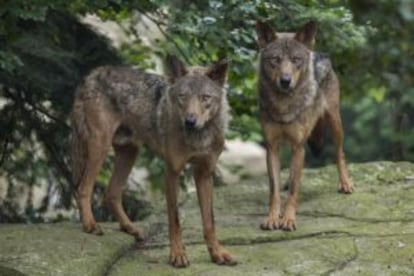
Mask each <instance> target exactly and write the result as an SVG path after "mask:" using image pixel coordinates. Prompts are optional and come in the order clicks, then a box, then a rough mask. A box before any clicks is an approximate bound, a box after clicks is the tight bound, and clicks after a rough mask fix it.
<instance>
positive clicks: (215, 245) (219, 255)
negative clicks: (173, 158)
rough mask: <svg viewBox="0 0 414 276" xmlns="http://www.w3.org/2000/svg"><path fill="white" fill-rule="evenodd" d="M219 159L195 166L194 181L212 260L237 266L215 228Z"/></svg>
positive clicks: (204, 161) (201, 162)
mask: <svg viewBox="0 0 414 276" xmlns="http://www.w3.org/2000/svg"><path fill="white" fill-rule="evenodd" d="M216 160H217V158H214V160H212V159H210V158H209V159H207V160H199V161H198V162H197V163H196V164H195V166H194V180H195V183H196V187H197V197H198V202H199V205H200V210H201V218H202V221H203V233H204V240H205V242H206V245H207V249H208V251H209V253H210V256H211V260H212V261H213V262H214V263H216V264H219V265H236V264H237V261H236V259H235V258H234V257H233V256H232V255H231V254H230V253H229V252H227V251H226V250H225V249H224V248H223V247H222V246H221V245H220V243H219V241H218V239H217V236H216V232H215V228H214V213H213V173H214V168H215V165H216Z"/></svg>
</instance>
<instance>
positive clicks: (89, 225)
mask: <svg viewBox="0 0 414 276" xmlns="http://www.w3.org/2000/svg"><path fill="white" fill-rule="evenodd" d="M102 136H105V135H101V133H98V132H96V135H94V133H91V136H90V139H89V140H88V155H87V161H86V169H85V173H84V175H83V177H82V178H81V180H80V182H79V186H78V188H77V196H76V200H77V204H78V208H79V213H80V218H81V221H82V225H83V230H84V231H85V232H87V233H92V234H96V235H102V234H103V232H102V230H101V228H100V226H99V225H98V224H97V223H96V221H95V218H94V216H93V213H92V208H91V206H92V204H91V199H92V193H93V187H94V185H95V179H96V176H97V175H98V173H99V170H100V169H101V167H102V163H103V162H104V160H105V156H106V154H107V152H108V150H109V147H110V139H105V138H104V137H102Z"/></svg>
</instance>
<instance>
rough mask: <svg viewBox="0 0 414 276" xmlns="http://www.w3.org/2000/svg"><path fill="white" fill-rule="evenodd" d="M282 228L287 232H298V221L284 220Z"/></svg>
mask: <svg viewBox="0 0 414 276" xmlns="http://www.w3.org/2000/svg"><path fill="white" fill-rule="evenodd" d="M280 228H282V229H283V230H285V231H294V230H296V219H294V218H289V217H285V218H283V220H282V224H281V226H280Z"/></svg>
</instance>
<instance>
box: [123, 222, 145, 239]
mask: <svg viewBox="0 0 414 276" xmlns="http://www.w3.org/2000/svg"><path fill="white" fill-rule="evenodd" d="M121 231H122V232H125V233H127V234H130V235H132V236H133V237H134V238H135V241H137V242H140V241H143V240H144V238H145V236H144V233H143V231H142V230H141V229H140V228H138V227H136V226H134V225H132V224H128V225H123V226H121Z"/></svg>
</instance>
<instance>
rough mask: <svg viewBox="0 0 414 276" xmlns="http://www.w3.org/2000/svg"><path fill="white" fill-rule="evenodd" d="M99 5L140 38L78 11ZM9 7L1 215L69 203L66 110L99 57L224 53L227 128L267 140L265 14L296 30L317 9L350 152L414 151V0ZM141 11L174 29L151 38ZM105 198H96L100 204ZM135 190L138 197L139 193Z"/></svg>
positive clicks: (1, 109)
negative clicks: (260, 75) (261, 48)
mask: <svg viewBox="0 0 414 276" xmlns="http://www.w3.org/2000/svg"><path fill="white" fill-rule="evenodd" d="M89 13H94V14H97V15H99V16H100V18H101V19H103V20H114V21H116V22H118V23H119V24H120V26H121V27H122V28H123V30H124V31H125V32H126V34H127V35H128V36H129V38H130V42H129V43H127V44H124V45H121V47H120V49H119V50H118V51H116V50H114V49H112V48H111V47H110V46H108V45H109V43H108V41H106V40H105V39H103V38H102V37H100V36H98V35H97V34H96V33H94V32H92V31H91V30H89V29H88V28H86V27H85V26H84V25H82V24H80V23H79V19H78V17H79V16H83V15H86V14H89ZM0 17H1V19H2V24H0V129H1V132H0V149H1V151H0V152H1V154H0V165H1V170H0V173H1V174H0V176H2V177H3V178H5V180H6V181H7V183H8V190H7V197H6V200H5V201H4V202H0V205H2V206H1V207H2V208H0V220H2V221H5V220H7V221H22V220H26V219H29V220H32V221H36V220H41V218H40V216H39V212H42V211H43V210H45V209H46V207H47V206H48V205H50V204H51V202H52V201H51V198H52V196H54V195H55V196H56V195H57V196H58V200H57V204H59V205H63V206H69V205H70V204H71V191H70V185H69V183H70V181H69V179H70V169H69V168H68V164H67V158H66V156H67V152H66V149H67V144H68V136H69V126H68V115H69V113H70V109H71V102H72V97H73V92H74V90H75V87H76V86H77V84H78V83H79V81H80V80H81V79H82V77H83V76H84V75H85V74H86V73H87V72H88V71H90V70H91V69H92V68H94V67H96V66H98V65H100V64H108V63H120V62H123V63H127V64H131V65H134V66H137V67H140V68H144V69H147V68H151V69H154V68H155V62H154V55H155V56H157V57H161V58H162V57H163V56H164V55H165V53H166V52H174V53H176V54H178V55H179V56H180V57H181V58H182V59H183V60H185V61H186V62H187V63H189V64H203V63H204V64H210V63H211V62H213V61H216V60H218V59H219V58H220V57H224V56H226V57H227V58H229V59H230V61H231V65H230V67H229V74H228V86H227V91H228V96H229V100H230V104H231V107H232V113H233V114H232V115H233V120H232V123H231V127H230V130H229V132H228V137H229V138H233V137H242V138H244V139H248V140H253V141H256V142H259V143H260V142H261V141H262V136H261V130H260V126H259V124H258V120H257V112H258V109H257V103H256V102H257V95H256V85H257V72H256V68H257V59H258V56H257V55H258V51H257V46H256V34H255V31H254V30H255V23H256V20H257V19H261V20H266V21H269V22H270V23H271V24H272V25H273V26H274V28H275V29H276V30H277V31H279V32H285V31H294V30H296V29H297V28H298V27H299V26H301V25H302V24H304V23H306V22H307V21H308V20H310V19H313V20H316V21H317V22H318V24H319V28H318V36H317V41H316V42H317V44H316V49H317V50H318V51H322V52H327V53H329V54H330V56H331V58H332V60H333V63H334V66H335V69H336V71H337V72H338V74H339V77H340V80H341V89H342V100H343V118H344V120H343V121H344V126H345V133H346V143H345V151H346V152H347V153H348V157H350V158H349V159H351V160H353V161H368V160H375V159H405V160H411V161H412V160H414V137H413V136H414V131H413V130H414V129H413V125H414V122H413V119H412V118H414V97H413V96H412V95H413V92H414V88H413V87H414V84H413V76H414V60H413V59H414V58H413V57H414V53H413V51H414V50H413V49H414V48H413V47H412V45H413V44H414V36H413V35H412V34H413V33H414V24H413V21H414V8H413V4H412V1H409V0H394V1H386V0H381V1H376V2H375V3H374V2H372V1H371V0H363V1H351V0H349V1H342V0H299V1H287V0H277V1H270V0H254V1H242V0H228V1H217V0H211V1H207V0H197V1H189V0H173V1H168V0H142V1H133V0H93V1H83V0H75V1H63V0H56V1H49V0H37V1H34V0H13V1H12V0H6V1H3V2H2V5H0ZM142 18H145V19H146V20H149V21H150V22H152V23H153V24H154V25H155V28H156V30H157V31H160V32H161V33H162V35H163V36H164V38H163V39H160V40H159V41H156V43H155V44H154V45H151V46H149V45H147V44H146V43H144V39H143V37H142V33H140V32H139V31H137V29H136V28H135V25H136V24H137V22H139V21H140V20H141V19H142ZM143 155H144V158H141V159H140V161H139V162H140V164H141V165H145V166H147V167H149V168H150V170H151V172H152V175H151V180H153V182H154V183H161V181H162V178H161V177H160V174H161V172H162V162H161V161H160V160H159V159H155V158H153V156H152V155H151V154H149V153H144V154H143ZM331 155H332V145H330V144H329V145H328V146H327V151H326V154H325V155H324V156H322V159H320V160H316V159H311V160H310V161H311V164H313V165H322V164H324V163H325V162H327V160H329V161H330V160H332V157H331ZM284 156H286V154H284ZM109 161H110V159H108V163H107V164H105V166H104V170H103V172H102V174H101V175H100V177H99V179H98V184H99V185H97V191H98V192H99V194H100V195H102V193H103V190H104V188H105V186H106V185H107V183H108V180H109V178H110V165H109V164H110V162H109ZM41 183H46V184H47V187H48V190H49V194H48V197H46V198H45V200H44V204H43V206H42V207H41V208H40V209H38V210H36V209H34V207H33V206H32V205H31V204H30V198H29V199H28V204H27V205H26V206H27V208H26V210H25V214H24V215H23V217H21V216H20V215H19V214H18V213H17V212H16V209H17V205H16V204H15V202H13V200H12V198H13V197H15V196H16V195H18V194H19V193H20V192H21V191H22V189H23V188H25V187H26V188H28V189H29V190H31V189H33V187H36V186H38V185H40V184H41ZM158 185H160V184H158ZM100 200H101V197H98V198H97V199H96V200H95V201H94V204H95V205H94V206H95V207H96V208H94V209H95V210H100V208H99V207H101V202H100ZM128 200H130V201H131V202H135V203H136V202H137V200H138V199H137V198H136V195H135V196H132V195H129V196H128ZM129 205H131V204H129ZM131 210H132V209H131ZM147 210H148V209H147ZM96 212H97V211H96ZM131 212H133V211H131ZM19 216H20V217H19ZM100 217H101V218H105V219H106V218H107V214H106V213H102V214H100Z"/></svg>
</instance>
